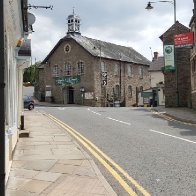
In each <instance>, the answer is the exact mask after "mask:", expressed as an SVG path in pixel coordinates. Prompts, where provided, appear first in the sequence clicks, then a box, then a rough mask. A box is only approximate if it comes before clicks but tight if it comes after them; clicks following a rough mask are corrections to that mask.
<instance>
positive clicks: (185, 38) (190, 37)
mask: <svg viewBox="0 0 196 196" xmlns="http://www.w3.org/2000/svg"><path fill="white" fill-rule="evenodd" d="M193 42H194V33H193V32H188V33H182V34H177V35H174V46H175V47H176V48H182V47H188V46H192V45H193Z"/></svg>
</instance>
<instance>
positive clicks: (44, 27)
mask: <svg viewBox="0 0 196 196" xmlns="http://www.w3.org/2000/svg"><path fill="white" fill-rule="evenodd" d="M172 1H173V0H172ZM147 3H148V1H146V0H134V1H133V0H69V1H67V0H47V1H46V0H29V4H31V5H39V6H49V5H53V10H50V9H30V10H29V12H30V13H32V14H34V15H35V17H36V21H35V23H34V24H33V29H34V32H33V33H31V34H30V36H29V38H30V39H31V42H32V43H31V44H32V63H34V62H35V61H36V62H37V61H42V60H43V59H44V58H45V57H46V56H47V54H48V53H49V52H50V51H51V50H52V49H53V47H54V46H55V45H56V43H57V42H58V41H59V39H61V38H63V37H64V36H65V35H66V33H67V16H68V15H70V14H72V13H73V8H74V10H75V14H76V15H78V16H79V17H80V18H81V27H80V32H81V35H83V36H86V37H89V38H93V39H98V40H102V41H106V42H111V43H114V44H118V45H122V46H128V47H132V48H134V49H135V50H137V51H138V52H139V53H140V54H142V55H143V56H145V57H146V58H147V59H149V60H152V55H153V52H158V53H159V56H162V55H163V45H162V41H161V40H160V39H159V37H160V36H161V35H162V34H163V33H164V32H165V31H166V30H167V29H168V28H169V27H171V26H172V25H173V23H174V6H173V4H172V3H169V2H165V3H162V2H157V3H153V4H152V6H153V7H154V9H152V10H150V11H148V10H146V9H145V7H146V6H147ZM192 10H193V0H176V18H177V20H178V21H179V22H180V23H182V24H183V25H185V26H187V27H189V22H190V19H191V17H192V15H193V12H192Z"/></svg>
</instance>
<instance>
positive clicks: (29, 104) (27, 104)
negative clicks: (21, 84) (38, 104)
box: [24, 95, 34, 110]
mask: <svg viewBox="0 0 196 196" xmlns="http://www.w3.org/2000/svg"><path fill="white" fill-rule="evenodd" d="M24 108H26V109H29V110H32V109H33V108H34V101H33V99H32V97H31V96H27V95H25V96H24Z"/></svg>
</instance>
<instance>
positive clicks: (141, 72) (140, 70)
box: [139, 66, 143, 78]
mask: <svg viewBox="0 0 196 196" xmlns="http://www.w3.org/2000/svg"><path fill="white" fill-rule="evenodd" d="M139 77H140V78H143V67H142V66H140V67H139Z"/></svg>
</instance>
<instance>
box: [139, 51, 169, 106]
mask: <svg viewBox="0 0 196 196" xmlns="http://www.w3.org/2000/svg"><path fill="white" fill-rule="evenodd" d="M162 67H164V57H163V56H160V57H159V56H158V52H154V57H153V59H152V62H151V64H150V67H149V69H148V71H149V73H150V89H146V90H144V91H143V92H139V93H138V106H144V105H148V106H149V105H153V106H161V105H165V94H164V74H163V72H162V69H161V68H162Z"/></svg>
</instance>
